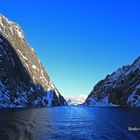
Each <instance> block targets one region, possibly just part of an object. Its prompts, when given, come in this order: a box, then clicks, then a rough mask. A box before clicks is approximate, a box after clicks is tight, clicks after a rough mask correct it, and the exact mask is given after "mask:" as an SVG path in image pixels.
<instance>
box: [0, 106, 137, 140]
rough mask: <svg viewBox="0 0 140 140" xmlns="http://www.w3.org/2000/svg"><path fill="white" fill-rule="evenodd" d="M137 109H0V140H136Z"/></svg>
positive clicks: (80, 107) (78, 107)
mask: <svg viewBox="0 0 140 140" xmlns="http://www.w3.org/2000/svg"><path fill="white" fill-rule="evenodd" d="M128 127H137V128H139V127H140V109H139V108H99V107H84V106H77V107H68V106H67V107H50V108H38V109H10V110H9V109H1V110H0V140H139V139H140V131H128Z"/></svg>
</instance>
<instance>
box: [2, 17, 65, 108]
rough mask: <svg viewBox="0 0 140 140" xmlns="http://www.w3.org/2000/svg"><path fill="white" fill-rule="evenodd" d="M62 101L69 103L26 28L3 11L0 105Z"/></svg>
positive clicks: (36, 104)
mask: <svg viewBox="0 0 140 140" xmlns="http://www.w3.org/2000/svg"><path fill="white" fill-rule="evenodd" d="M40 49H41V48H40ZM59 105H67V103H66V101H65V99H64V98H63V96H61V94H60V93H59V92H58V90H57V88H56V87H55V85H54V84H53V82H52V81H51V80H50V78H49V76H48V74H47V72H46V71H45V69H44V67H43V65H42V64H41V62H40V61H39V59H38V57H37V55H36V53H35V51H34V50H33V49H32V48H30V46H29V44H28V43H27V42H26V39H25V36H24V33H23V31H22V29H21V28H20V27H19V25H17V24H16V23H14V22H12V21H10V20H8V19H7V18H6V17H4V16H3V15H0V108H3V107H7V108H11V107H42V106H59Z"/></svg>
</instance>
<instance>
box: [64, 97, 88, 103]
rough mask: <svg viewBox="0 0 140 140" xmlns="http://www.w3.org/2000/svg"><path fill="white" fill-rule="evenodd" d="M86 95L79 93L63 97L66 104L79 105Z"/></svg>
mask: <svg viewBox="0 0 140 140" xmlns="http://www.w3.org/2000/svg"><path fill="white" fill-rule="evenodd" d="M86 98H87V96H86V95H79V96H66V97H65V99H66V101H67V103H68V105H81V104H83V103H84V102H85V100H86Z"/></svg>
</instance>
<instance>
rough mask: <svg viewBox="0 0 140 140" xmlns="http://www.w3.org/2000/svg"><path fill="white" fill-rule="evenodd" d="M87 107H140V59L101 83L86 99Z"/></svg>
mask: <svg viewBox="0 0 140 140" xmlns="http://www.w3.org/2000/svg"><path fill="white" fill-rule="evenodd" d="M84 104H85V105H94V106H122V107H134V106H136V107H138V106H140V57H138V58H137V59H136V60H135V61H134V63H133V64H132V65H129V66H123V67H122V68H120V69H118V70H117V71H116V72H113V73H112V74H111V75H108V76H107V77H106V78H105V79H104V80H102V81H100V82H99V83H98V84H97V85H96V86H95V87H94V89H93V90H92V91H91V93H90V95H89V96H88V98H87V99H86V101H85V103H84Z"/></svg>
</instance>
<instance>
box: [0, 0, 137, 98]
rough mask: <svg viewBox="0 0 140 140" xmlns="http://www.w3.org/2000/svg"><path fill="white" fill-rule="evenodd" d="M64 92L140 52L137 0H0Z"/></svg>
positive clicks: (0, 9) (84, 90)
mask: <svg viewBox="0 0 140 140" xmlns="http://www.w3.org/2000/svg"><path fill="white" fill-rule="evenodd" d="M0 13H2V14H4V15H5V16H7V17H8V18H10V19H11V20H13V21H15V22H17V23H18V24H19V25H20V26H21V27H22V28H23V30H24V32H25V35H26V38H27V40H28V43H29V44H30V45H31V47H33V48H34V49H35V50H36V52H37V54H38V56H39V59H40V60H41V61H42V63H43V64H44V65H45V67H46V69H47V71H48V73H49V75H50V77H51V79H52V80H53V82H54V83H55V85H56V86H57V88H58V90H59V91H60V92H61V93H62V94H63V95H80V94H89V92H90V91H91V90H92V88H93V86H94V85H95V84H96V83H97V82H98V81H99V80H101V79H102V78H104V77H105V76H106V75H107V74H110V73H112V72H113V71H114V70H116V69H118V68H119V67H121V66H122V65H125V64H130V63H132V61H133V60H134V59H135V58H136V57H138V56H139V54H140V1H139V0H17V1H11V0H0Z"/></svg>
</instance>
